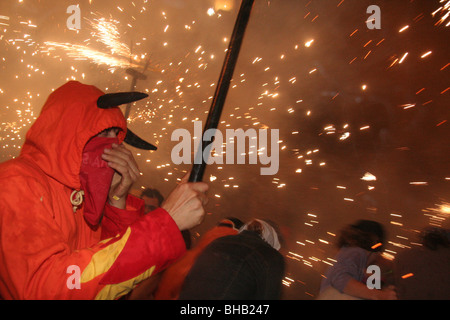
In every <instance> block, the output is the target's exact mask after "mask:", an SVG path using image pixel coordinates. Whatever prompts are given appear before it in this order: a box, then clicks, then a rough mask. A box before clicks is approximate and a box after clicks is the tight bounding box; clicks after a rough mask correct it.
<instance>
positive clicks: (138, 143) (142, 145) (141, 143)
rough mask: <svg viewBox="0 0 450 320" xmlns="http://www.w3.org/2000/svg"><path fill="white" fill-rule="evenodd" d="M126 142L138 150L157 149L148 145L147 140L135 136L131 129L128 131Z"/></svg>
mask: <svg viewBox="0 0 450 320" xmlns="http://www.w3.org/2000/svg"><path fill="white" fill-rule="evenodd" d="M124 142H126V143H127V144H129V145H130V146H133V147H135V148H138V149H142V150H156V149H157V148H156V147H155V146H154V145H152V144H150V143H148V142H147V141H145V140H142V139H141V138H139V137H138V136H137V135H135V134H134V133H133V132H132V131H131V130H130V129H127V134H126V136H125V139H124Z"/></svg>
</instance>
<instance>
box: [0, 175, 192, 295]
mask: <svg viewBox="0 0 450 320" xmlns="http://www.w3.org/2000/svg"><path fill="white" fill-rule="evenodd" d="M43 190H45V188H43V187H42V185H41V183H40V182H38V181H37V179H32V178H29V177H28V178H23V177H12V178H10V179H3V181H2V188H1V190H0V296H1V297H2V298H3V299H116V298H118V297H120V296H121V295H124V294H126V293H128V292H129V291H131V290H132V289H133V288H134V287H135V286H136V285H137V284H138V283H139V282H140V281H142V280H144V279H145V278H147V277H149V276H150V275H151V274H152V273H154V272H156V271H157V270H159V269H161V268H163V267H165V266H166V265H167V264H168V263H170V262H171V261H174V260H176V259H177V258H178V257H179V256H181V255H182V254H183V253H184V252H185V248H184V242H183V239H182V236H181V233H180V231H179V230H178V227H177V226H176V224H175V222H174V221H173V220H172V218H171V217H170V215H169V214H168V213H167V212H165V211H164V210H162V209H161V210H160V211H158V212H157V214H154V215H151V216H145V217H143V218H142V219H138V221H136V222H134V223H133V224H132V225H130V226H129V227H128V228H127V229H126V230H124V232H122V233H121V234H118V235H117V236H116V237H113V238H109V239H106V240H104V241H101V242H99V243H96V244H95V245H93V246H91V247H89V248H84V249H81V250H73V249H72V248H70V246H69V243H68V239H67V234H66V233H65V232H63V231H62V224H64V223H65V224H66V225H67V226H65V227H68V228H75V229H76V225H71V223H70V221H71V220H70V217H68V218H67V219H68V220H67V221H68V222H67V221H63V222H61V221H58V223H57V222H56V219H55V217H54V215H53V209H52V207H51V206H52V205H57V204H55V203H53V202H52V201H50V200H48V199H42V194H43ZM48 196H49V197H51V195H48ZM70 213H71V212H68V214H70ZM73 232H76V230H75V231H73ZM77 271H78V274H77Z"/></svg>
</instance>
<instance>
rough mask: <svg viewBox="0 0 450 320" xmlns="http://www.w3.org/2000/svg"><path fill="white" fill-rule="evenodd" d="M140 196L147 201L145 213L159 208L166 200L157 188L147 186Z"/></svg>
mask: <svg viewBox="0 0 450 320" xmlns="http://www.w3.org/2000/svg"><path fill="white" fill-rule="evenodd" d="M140 198H141V199H142V200H144V203H145V213H149V212H150V211H153V210H155V209H156V208H159V207H160V206H161V204H162V203H163V201H164V197H163V196H162V194H161V192H159V190H157V189H152V188H145V189H144V190H142V193H141V196H140Z"/></svg>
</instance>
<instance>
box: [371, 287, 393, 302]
mask: <svg viewBox="0 0 450 320" xmlns="http://www.w3.org/2000/svg"><path fill="white" fill-rule="evenodd" d="M376 294H377V296H376V300H397V292H396V291H395V287H394V286H389V287H387V288H384V289H381V290H376Z"/></svg>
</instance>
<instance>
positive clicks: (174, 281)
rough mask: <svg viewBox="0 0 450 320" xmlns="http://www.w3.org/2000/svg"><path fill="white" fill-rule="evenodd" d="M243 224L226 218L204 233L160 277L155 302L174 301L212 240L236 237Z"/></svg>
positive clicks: (237, 220)
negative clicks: (195, 243) (193, 266)
mask: <svg viewBox="0 0 450 320" xmlns="http://www.w3.org/2000/svg"><path fill="white" fill-rule="evenodd" d="M243 224H244V223H243V222H242V221H241V220H239V219H237V218H226V219H223V220H221V221H220V222H219V223H218V224H217V226H215V227H213V228H212V229H211V230H209V231H208V232H206V233H205V234H204V235H203V236H202V237H201V238H200V240H199V242H198V243H197V245H196V246H195V247H194V248H193V249H191V250H189V251H187V252H186V254H185V255H184V256H183V257H182V258H181V259H180V260H178V261H177V262H176V263H174V264H173V265H171V266H170V267H169V268H168V269H167V270H166V271H164V273H163V275H162V279H161V281H160V283H159V286H158V289H157V291H156V293H155V299H156V300H176V299H178V296H179V294H180V290H181V287H182V285H183V282H184V279H185V278H186V275H187V274H188V273H189V270H191V268H192V265H193V264H194V262H195V260H196V259H197V257H198V256H199V255H200V254H201V253H202V252H203V250H204V249H205V248H206V247H207V246H208V245H209V244H210V243H211V242H212V241H214V240H216V239H218V238H220V237H225V236H230V235H236V234H238V233H239V229H240V228H241V227H242V226H243Z"/></svg>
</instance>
